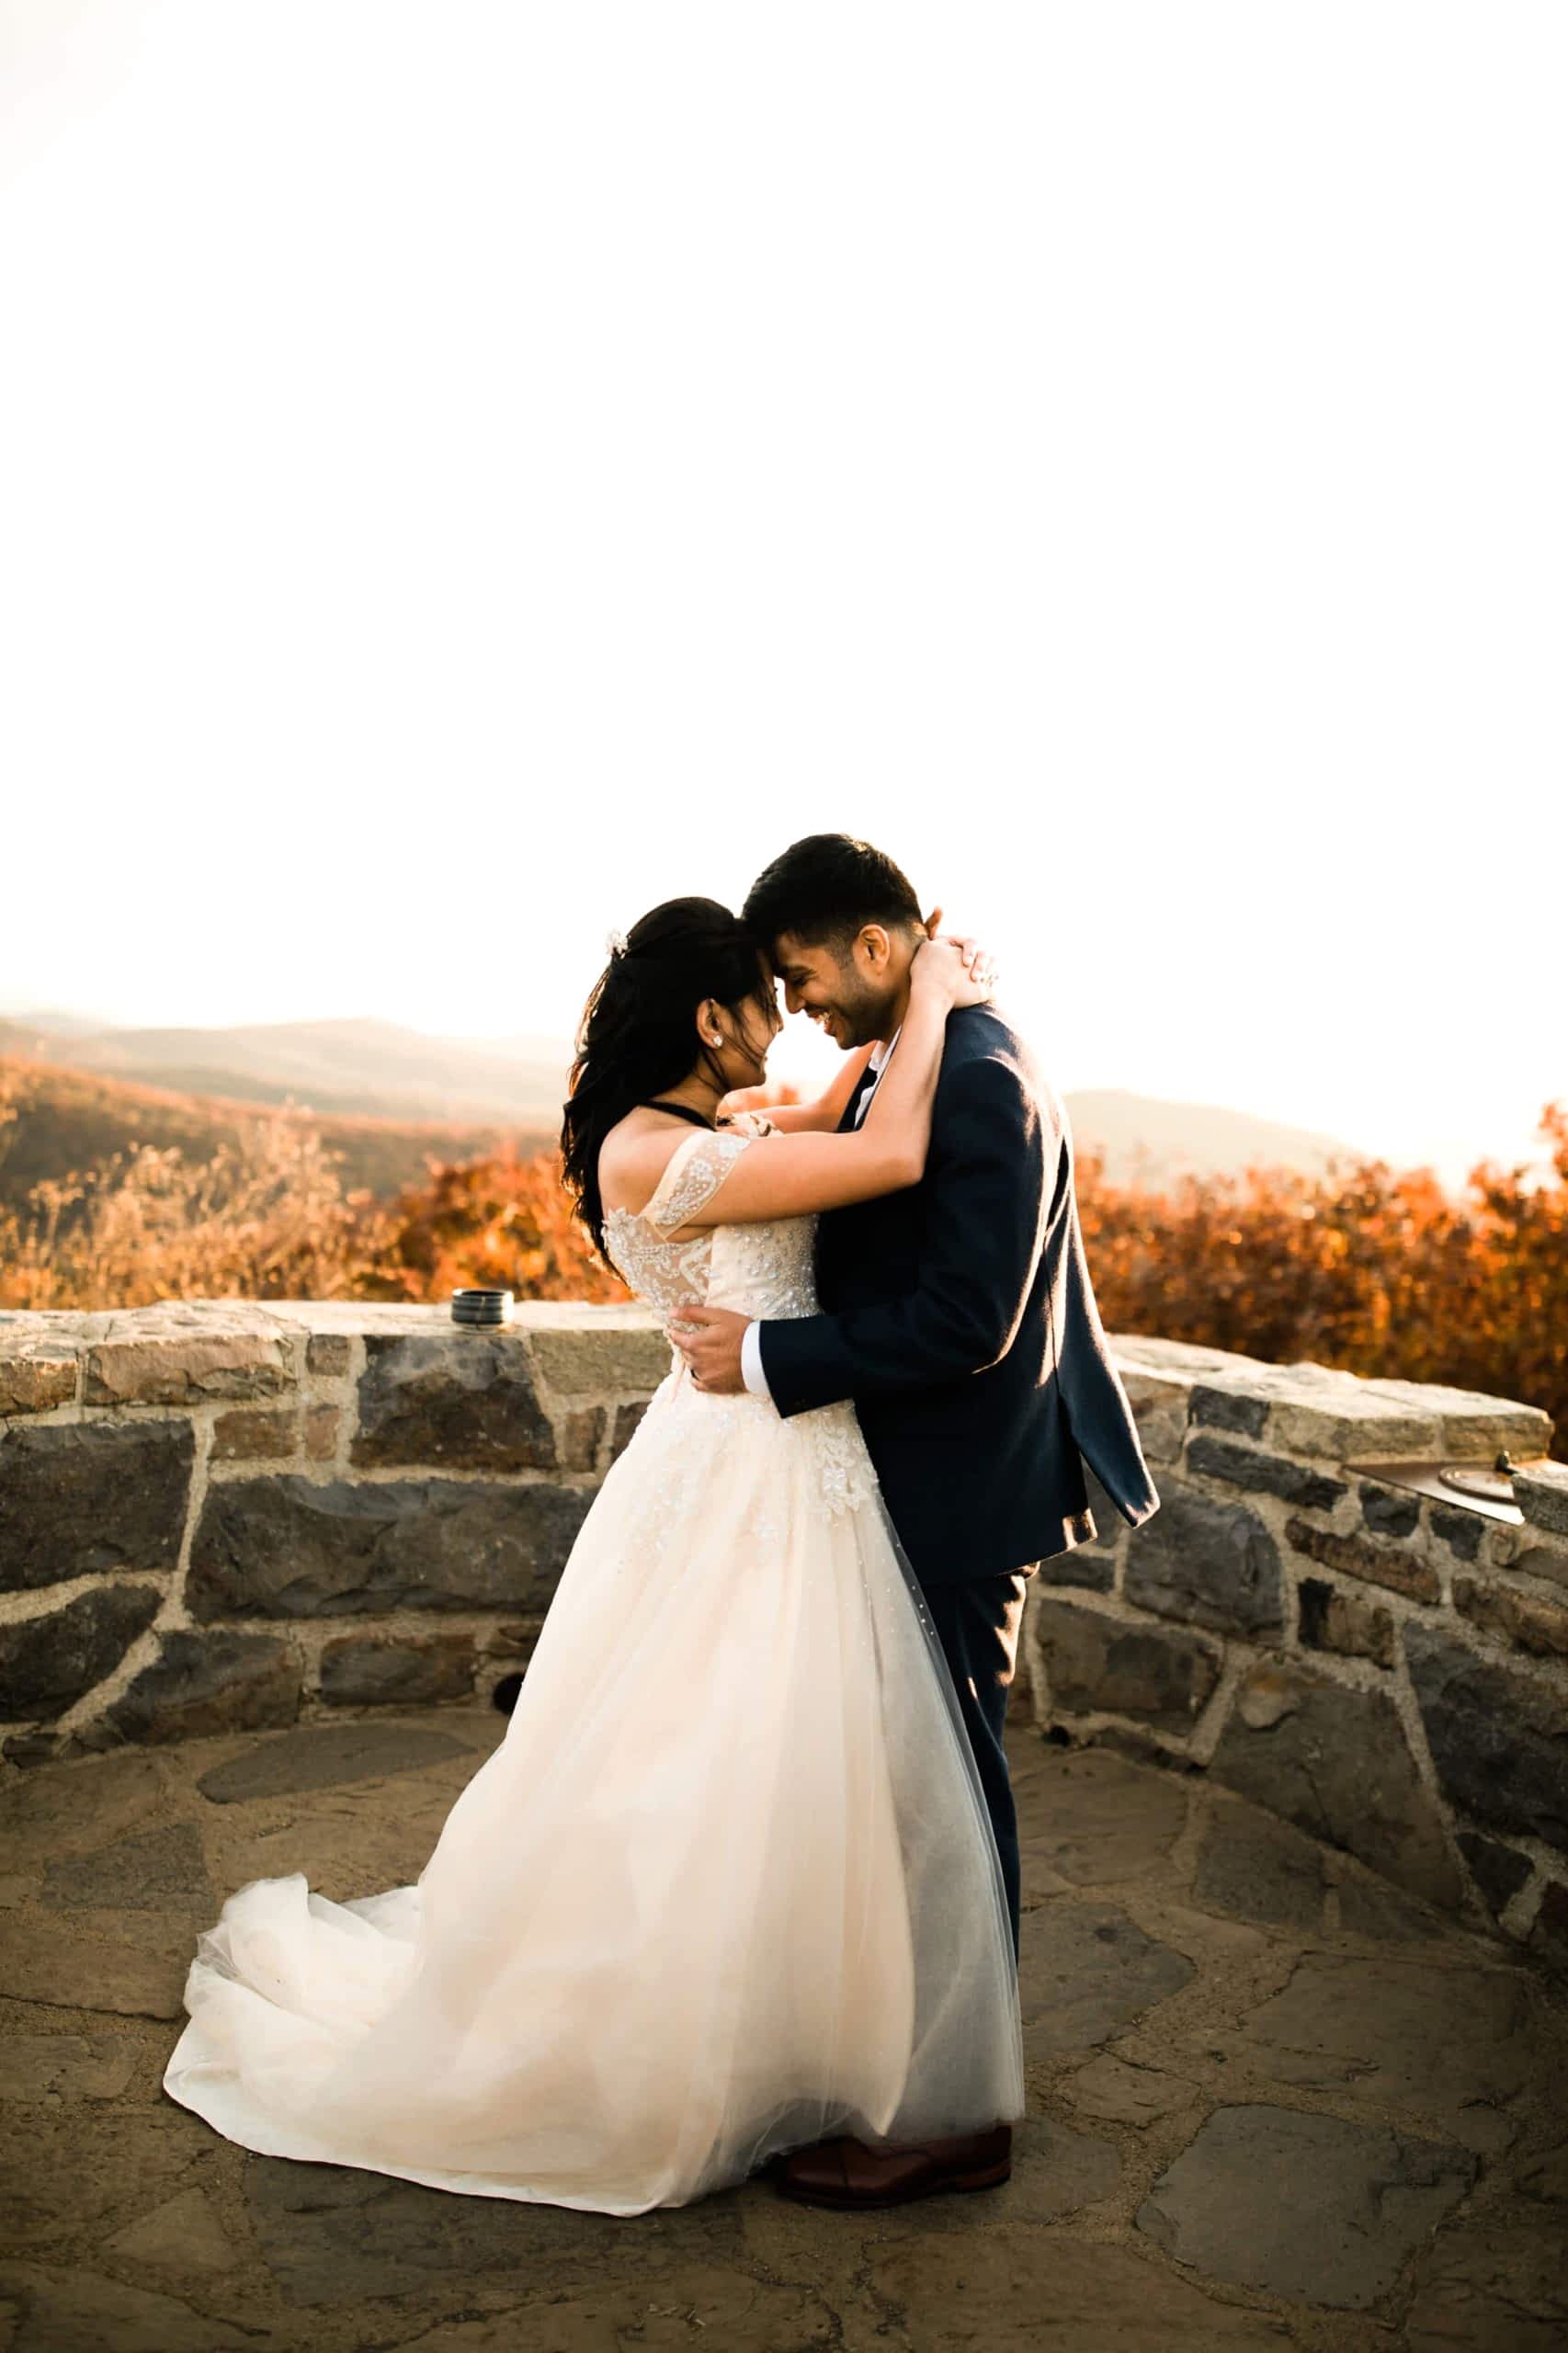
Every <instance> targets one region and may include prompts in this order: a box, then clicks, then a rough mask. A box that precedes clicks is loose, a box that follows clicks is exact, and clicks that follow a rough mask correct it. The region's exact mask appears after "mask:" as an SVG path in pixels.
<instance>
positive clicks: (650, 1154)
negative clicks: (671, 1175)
mask: <svg viewBox="0 0 1568 2353" xmlns="http://www.w3.org/2000/svg"><path fill="white" fill-rule="evenodd" d="M695 1132H696V1131H695V1130H693V1129H690V1128H687V1127H684V1126H683V1127H676V1125H675V1124H674V1122H673V1121H671V1120H661V1119H660V1117H659V1115H658V1113H657V1112H656V1111H653V1112H649V1111H644V1110H642V1108H638V1109H636V1110H633V1111H629V1112H628V1113H627V1115H626V1117H625V1119H624V1120H617V1122H616V1124H615V1126H614V1127H613V1128H611V1129H610V1131H609V1132H608V1135H607V1136H606V1137H605V1140H604V1142H603V1143H602V1144H600V1146H599V1198H600V1199H601V1200H602V1201H603V1203H604V1205H605V1207H606V1209H607V1210H631V1211H632V1212H633V1213H634V1214H635V1212H636V1211H638V1210H641V1209H644V1208H646V1206H647V1204H648V1203H649V1201H651V1200H652V1199H653V1194H654V1191H655V1189H656V1188H657V1186H658V1182H659V1179H660V1177H661V1176H663V1175H664V1173H665V1169H666V1168H667V1167H668V1165H669V1162H670V1155H671V1154H672V1153H674V1152H675V1151H676V1150H677V1149H678V1147H679V1146H680V1144H681V1143H682V1142H684V1141H685V1139H686V1137H687V1135H690V1134H694V1133H695Z"/></svg>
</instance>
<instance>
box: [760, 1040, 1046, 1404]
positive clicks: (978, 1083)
mask: <svg viewBox="0 0 1568 2353" xmlns="http://www.w3.org/2000/svg"><path fill="white" fill-rule="evenodd" d="M1061 1142H1062V1140H1061V1137H1060V1135H1058V1134H1056V1133H1055V1132H1054V1131H1052V1130H1051V1128H1050V1127H1049V1126H1047V1125H1046V1123H1045V1121H1044V1120H1043V1119H1042V1116H1041V1107H1040V1104H1039V1103H1037V1102H1036V1101H1035V1100H1034V1099H1033V1097H1031V1096H1030V1094H1029V1093H1028V1090H1027V1089H1026V1087H1025V1086H1024V1084H1023V1082H1022V1080H1021V1079H1020V1078H1019V1076H1018V1074H1017V1072H1016V1071H1014V1070H1013V1069H1011V1068H1010V1067H1009V1066H1008V1065H1007V1064H1006V1063H1001V1062H994V1061H978V1062H972V1063H965V1064H963V1065H962V1066H961V1067H960V1069H959V1070H957V1071H955V1072H954V1073H953V1074H952V1076H951V1078H950V1079H949V1078H947V1077H944V1080H943V1082H942V1084H941V1087H940V1093H939V1097H938V1102H937V1116H936V1118H935V1120H934V1121H933V1124H932V1133H931V1147H930V1152H929V1154H928V1155H927V1159H926V1191H927V1198H928V1203H929V1207H928V1211H927V1221H926V1241H925V1247H924V1249H923V1250H922V1253H921V1262H920V1274H919V1279H918V1282H917V1283H916V1286H915V1289H914V1290H912V1291H910V1292H909V1294H908V1295H907V1297H905V1298H903V1299H899V1300H891V1301H888V1302H883V1303H881V1304H880V1305H878V1306H875V1307H857V1308H852V1309H850V1310H849V1311H848V1312H847V1313H845V1314H842V1315H809V1316H804V1317H801V1319H800V1320H798V1321H774V1322H767V1323H764V1324H762V1325H761V1326H760V1327H759V1333H758V1338H759V1342H760V1346H761V1350H762V1364H763V1370H764V1373H765V1374H766V1376H767V1386H768V1388H769V1389H770V1390H771V1392H772V1393H773V1401H774V1403H775V1404H776V1405H777V1406H778V1411H779V1412H780V1413H781V1414H783V1415H791V1414H801V1413H808V1412H810V1411H811V1410H812V1407H814V1406H818V1405H831V1404H835V1402H836V1401H837V1400H838V1399H840V1398H843V1397H853V1396H868V1395H870V1394H872V1393H876V1392H881V1393H889V1392H894V1391H897V1390H902V1389H924V1388H926V1387H929V1386H930V1384H931V1383H932V1382H934V1381H950V1380H955V1379H958V1378H960V1376H961V1375H963V1374H965V1373H970V1372H980V1371H983V1370H984V1368H985V1367H986V1366H987V1365H993V1364H995V1363H996V1362H997V1361H998V1360H999V1359H1000V1358H1002V1357H1004V1356H1006V1353H1007V1350H1008V1349H1009V1348H1010V1347H1011V1346H1012V1344H1013V1340H1014V1338H1015V1336H1016V1335H1017V1329H1018V1324H1019V1322H1020V1320H1021V1318H1022V1316H1023V1313H1024V1309H1025V1307H1026V1305H1027V1303H1028V1295H1029V1290H1030V1287H1031V1285H1032V1283H1033V1281H1034V1277H1035V1270H1036V1268H1037V1267H1038V1265H1039V1263H1040V1249H1041V1245H1042V1241H1043V1236H1044V1232H1045V1222H1046V1214H1047V1211H1048V1209H1049V1206H1050V1202H1051V1192H1052V1188H1053V1186H1054V1184H1055V1178H1056V1165H1057V1158H1058V1154H1059V1153H1060V1150H1061Z"/></svg>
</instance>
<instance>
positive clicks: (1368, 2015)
mask: <svg viewBox="0 0 1568 2353" xmlns="http://www.w3.org/2000/svg"><path fill="white" fill-rule="evenodd" d="M504 1730H505V1722H504V1720H503V1719H502V1718H501V1717H500V1716H498V1715H496V1714H494V1712H493V1711H483V1710H480V1709H451V1708H448V1709H440V1710H435V1709H432V1710H426V1711H420V1712H418V1713H416V1714H410V1715H408V1716H403V1717H400V1718H399V1719H397V1720H396V1721H395V1722H371V1721H359V1722H349V1723H342V1724H330V1725H324V1726H303V1727H301V1728H299V1729H297V1730H295V1731H292V1732H283V1733H266V1734H260V1735H256V1734H247V1735H244V1736H236V1737H231V1738H227V1739H211V1740H202V1741H195V1742H191V1743H189V1744H188V1745H185V1746H182V1747H177V1748H167V1749H143V1750H131V1749H127V1750H121V1751H119V1752H118V1753H116V1754H114V1755H110V1756H104V1757H99V1758H93V1759H86V1760H82V1761H78V1762H75V1763H72V1764H64V1765H54V1766H44V1767H39V1768H33V1769H32V1770H30V1771H28V1772H26V1773H20V1774H15V1775H13V1776H12V1777H11V1778H10V1779H9V1780H8V1781H6V1783H5V1784H3V1785H0V2028H3V2029H4V2032H5V2037H6V2040H5V2041H4V2044H3V2046H0V2103H3V2107H0V2118H3V2124H4V2131H3V2132H0V2157H3V2165H0V2171H3V2174H4V2188H3V2195H4V2221H3V2226H0V2242H3V2245H4V2250H5V2252H4V2256H3V2258H0V2353H78V2348H80V2353H226V2348H230V2347H236V2348H239V2347H243V2348H246V2353H295V2348H303V2347H307V2346H309V2347H312V2348H319V2353H348V2348H351V2347H352V2348H362V2347H376V2348H378V2353H503V2349H504V2353H623V2349H624V2353H631V2348H633V2347H638V2348H650V2347H651V2348H674V2347H696V2346H699V2345H700V2346H703V2347H707V2348H708V2353H803V2348H806V2347H823V2348H826V2353H949V2348H950V2353H1023V2348H1025V2347H1028V2348H1029V2353H1210V2348H1214V2353H1263V2348H1290V2347H1296V2348H1302V2349H1303V2353H1370V2348H1372V2347H1377V2348H1380V2353H1562V2347H1564V2346H1568V2256H1565V2248H1568V2104H1565V2102H1564V2097H1563V2091H1562V2086H1563V2085H1564V2083H1568V1989H1565V1988H1562V1987H1561V1986H1554V1985H1553V1984H1551V1983H1550V1982H1549V1981H1547V1980H1545V1979H1543V1978H1542V1977H1540V1975H1539V1974H1538V1973H1536V1972H1535V1971H1534V1970H1533V1969H1530V1968H1525V1967H1521V1966H1519V1965H1518V1964H1517V1962H1516V1961H1515V1960H1514V1958H1513V1957H1512V1956H1511V1955H1510V1954H1509V1953H1508V1952H1507V1951H1506V1949H1503V1948H1502V1947H1500V1946H1496V1945H1494V1944H1491V1943H1488V1942H1487V1941H1486V1940H1484V1939H1483V1938H1478V1937H1475V1936H1471V1935H1470V1934H1468V1933H1466V1932H1465V1931H1464V1930H1462V1929H1460V1928H1459V1927H1456V1926H1455V1925H1454V1924H1453V1923H1452V1922H1451V1921H1449V1920H1446V1919H1444V1918H1442V1917H1440V1916H1438V1915H1436V1914H1434V1913H1429V1912H1427V1911H1426V1910H1424V1909H1423V1908H1422V1907H1421V1906H1420V1905H1419V1904H1415V1903H1414V1902H1412V1901H1411V1900H1410V1899H1409V1898H1407V1897H1405V1896H1403V1895H1401V1894H1398V1893H1395V1892H1394V1891H1392V1889H1390V1888H1389V1887H1387V1886H1385V1885H1383V1884H1382V1883H1381V1882H1380V1881H1377V1880H1375V1879H1373V1878H1371V1877H1370V1876H1369V1874H1368V1873H1367V1872H1366V1871H1365V1870H1362V1869H1361V1868H1360V1866H1359V1865H1358V1864H1356V1863H1355V1862H1353V1861H1351V1860H1350V1859H1348V1858H1346V1857H1345V1856H1343V1855H1341V1854H1338V1853H1336V1852H1333V1851H1330V1850H1329V1849H1326V1848H1324V1847H1319V1846H1318V1845H1316V1844H1315V1843H1314V1842H1313V1841H1312V1839H1310V1838H1308V1837H1305V1836H1302V1835H1301V1834H1300V1833H1299V1832H1296V1831H1294V1830H1291V1829H1289V1828H1287V1827H1286V1826H1285V1825H1283V1824H1280V1823H1278V1822H1277V1821H1275V1820H1274V1819H1273V1818H1272V1817H1270V1816H1268V1815H1267V1814H1264V1813H1258V1812H1256V1810H1255V1809H1253V1808H1252V1807H1250V1806H1247V1805H1245V1804H1244V1803H1242V1802H1238V1801H1237V1800H1236V1799H1234V1798H1233V1797H1232V1796H1230V1795H1228V1794H1226V1793H1224V1792H1222V1791H1220V1790H1215V1789H1212V1788H1210V1787H1209V1786H1207V1785H1206V1784H1205V1783H1203V1782H1202V1781H1201V1779H1198V1778H1196V1777H1194V1778H1192V1779H1187V1778H1184V1777H1180V1776H1175V1775H1171V1774H1166V1773H1164V1772H1161V1771H1159V1770H1158V1769H1156V1768H1151V1767H1149V1766H1147V1765H1144V1764H1142V1763H1135V1762H1133V1761H1131V1760H1130V1759H1128V1758H1125V1757H1122V1756H1119V1755H1117V1754H1115V1753H1114V1752H1111V1751H1108V1750H1098V1749H1085V1750H1073V1749H1067V1748H1063V1747H1060V1746H1057V1745H1052V1744H1051V1743H1049V1742H1045V1741H1042V1740H1041V1739H1040V1736H1039V1735H1038V1733H1035V1732H1033V1731H1032V1730H1030V1729H1029V1728H1028V1727H1024V1726H1021V1727H1019V1728H1018V1729H1017V1731H1016V1732H1014V1733H1011V1734H1010V1735H1009V1745H1010V1747H1011V1751H1012V1756H1013V1767H1014V1776H1015V1780H1016V1784H1017V1790H1018V1798H1019V1810H1020V1818H1021V1824H1022V1832H1023V1855H1024V1901H1025V1905H1026V1918H1025V1921H1024V1930H1023V1956H1022V1963H1021V1968H1020V1976H1019V1987H1020V1995H1021V2001H1022V2008H1023V2016H1024V2021H1025V2029H1024V2031H1025V2046H1026V2055H1027V2059H1028V2085H1029V2110H1030V2112H1029V2114H1028V2118H1027V2119H1026V2120H1025V2121H1024V2123H1023V2124H1022V2125H1021V2126H1020V2127H1019V2128H1018V2131H1017V2140H1016V2164H1015V2171H1014V2176H1013V2178H1012V2180H1011V2181H1010V2182H1009V2183H1008V2184H1007V2185H1006V2187H1005V2188H1001V2189H999V2190H995V2191H991V2192H987V2193H984V2194H983V2195H980V2196H975V2197H968V2198H958V2197H946V2198H939V2199H932V2200H926V2201H923V2202H922V2203H920V2204H917V2205H914V2206H909V2207H903V2208H897V2209H892V2210H888V2211H882V2212H879V2213H875V2214H866V2215H859V2216H855V2215H843V2214H833V2213H825V2212H822V2211H816V2210H813V2209H807V2208H801V2207H798V2206H794V2205H791V2204H790V2203H789V2202H788V2201H787V2200H783V2199H781V2198H780V2197H779V2196H778V2194H777V2193H776V2192H775V2191H774V2190H773V2189H772V2188H769V2187H768V2186H767V2184H765V2183H763V2182H760V2181H757V2182H751V2183H747V2184H746V2185H744V2187H743V2188H740V2189H737V2190H734V2191H731V2192H728V2193H726V2194H724V2195H722V2196H719V2197H714V2198H710V2199H707V2200H703V2201H701V2202H700V2203H699V2204H698V2205H695V2206H691V2207H684V2208H675V2209H665V2210H661V2211H655V2212H653V2213H650V2214H646V2215H640V2216H636V2217H633V2218H630V2219H622V2220H618V2219H615V2218H613V2217H609V2216H604V2215H593V2214H579V2213H573V2212H569V2211H565V2210H564V2209H561V2208H556V2207H549V2206H532V2207H530V2206H523V2205H517V2204H514V2203H511V2202H508V2201H504V2200H488V2199H477V2198H475V2199H468V2198H460V2197H453V2196H449V2195H447V2194H444V2193H443V2192H441V2191H438V2190H431V2189H424V2188H418V2187H416V2186H415V2185H414V2184H411V2183H407V2182H401V2181H393V2180H391V2179H389V2178H387V2177H383V2176H381V2175H376V2174H369V2173H362V2172H356V2171H354V2170H352V2169H349V2168H340V2167H335V2166H324V2165H295V2164H290V2163H285V2162H282V2161H280V2160H278V2159H272V2158H265V2157H256V2156H253V2155H251V2154H249V2153H248V2152H246V2151H244V2150H241V2149H236V2148H233V2147H232V2146H231V2145H230V2143H227V2142H226V2141H224V2140H222V2137H221V2136H220V2135H218V2134H216V2133H214V2132H213V2131H210V2128H209V2127H208V2126H207V2125H205V2124H204V2123H202V2122H201V2121H200V2120H199V2119H198V2118H197V2117H195V2116H192V2115H191V2114H190V2113H189V2112H188V2111H187V2109H182V2108H180V2107H179V2106H178V2105H177V2104H176V2102H174V2101H172V2100H170V2099H168V2098H167V2097H166V2096H165V2094H164V2093H163V2091H162V2088H161V2076H162V2072H163V2066H164V2063H165V2059H166V2057H167V2054H168V2052H169V2050H170V2049H171V2048H172V2046H173V2042H174V2039H175V2036H176V2033H177V2031H178V2024H177V2021H178V2020H179V2018H180V2017H181V2015H182V2013H181V2006H180V1989H181V1986H182V1984H183V1982H184V1974H185V1968H186V1964H187V1961H188V1959H189V1955H190V1952H191V1949H192V1947H193V1943H194V1938H195V1932H196V1930H197V1928H198V1927H200V1926H202V1925H205V1924H206V1923H207V1922H208V1921H210V1919H211V1917H212V1916H213V1915H214V1914H215V1911H216V1907H217V1904H218V1903H219V1902H220V1901H221V1899H222V1893H225V1892H227V1891H228V1890H229V1889H231V1888H233V1887H235V1886H237V1885H239V1884H240V1883H241V1882H242V1881H244V1880H245V1879H248V1878H255V1877H257V1876H260V1875H262V1874H264V1873H268V1872H277V1871H285V1870H304V1871H306V1872H307V1874H308V1875H309V1877H310V1879H311V1881H312V1884H313V1885H315V1886H317V1887H319V1888H321V1889H323V1890H324V1892H325V1893H328V1894H332V1895H335V1896H338V1897H347V1896H353V1895H362V1894H369V1893H372V1892H373V1891H374V1890H376V1889H378V1888H381V1887H387V1886H392V1885H394V1884H397V1883H400V1882H403V1881H408V1880H411V1879H413V1878H415V1877H416V1876H417V1873H418V1871H419V1870H420V1868H421V1866H422V1864H423V1862H424V1860H425V1859H426V1856H427V1854H428V1853H429V1850H430V1847H431V1846H432V1845H433V1844H434V1841H435V1839H436V1837H437V1834H438V1832H439V1830H440V1827H441V1824H442V1822H443V1821H444V1820H445V1818H446V1814H447V1813H448V1811H449V1808H450V1806H451V1803H452V1801H453V1799H454V1798H455V1797H456V1795H457V1793H458V1791H459V1790H460V1789H461V1788H462V1787H463V1786H464V1784H465V1783H466V1781H467V1780H468V1779H469V1778H470V1776H471V1775H472V1772H473V1770H474V1769H475V1767H476V1765H477V1764H478V1762H479V1761H480V1759H481V1758H482V1757H483V1755H484V1754H485V1753H486V1752H487V1751H488V1749H489V1748H490V1747H491V1746H492V1745H494V1742H495V1741H496V1740H497V1739H499V1738H500V1737H501V1735H502V1733H503V1732H504Z"/></svg>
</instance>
